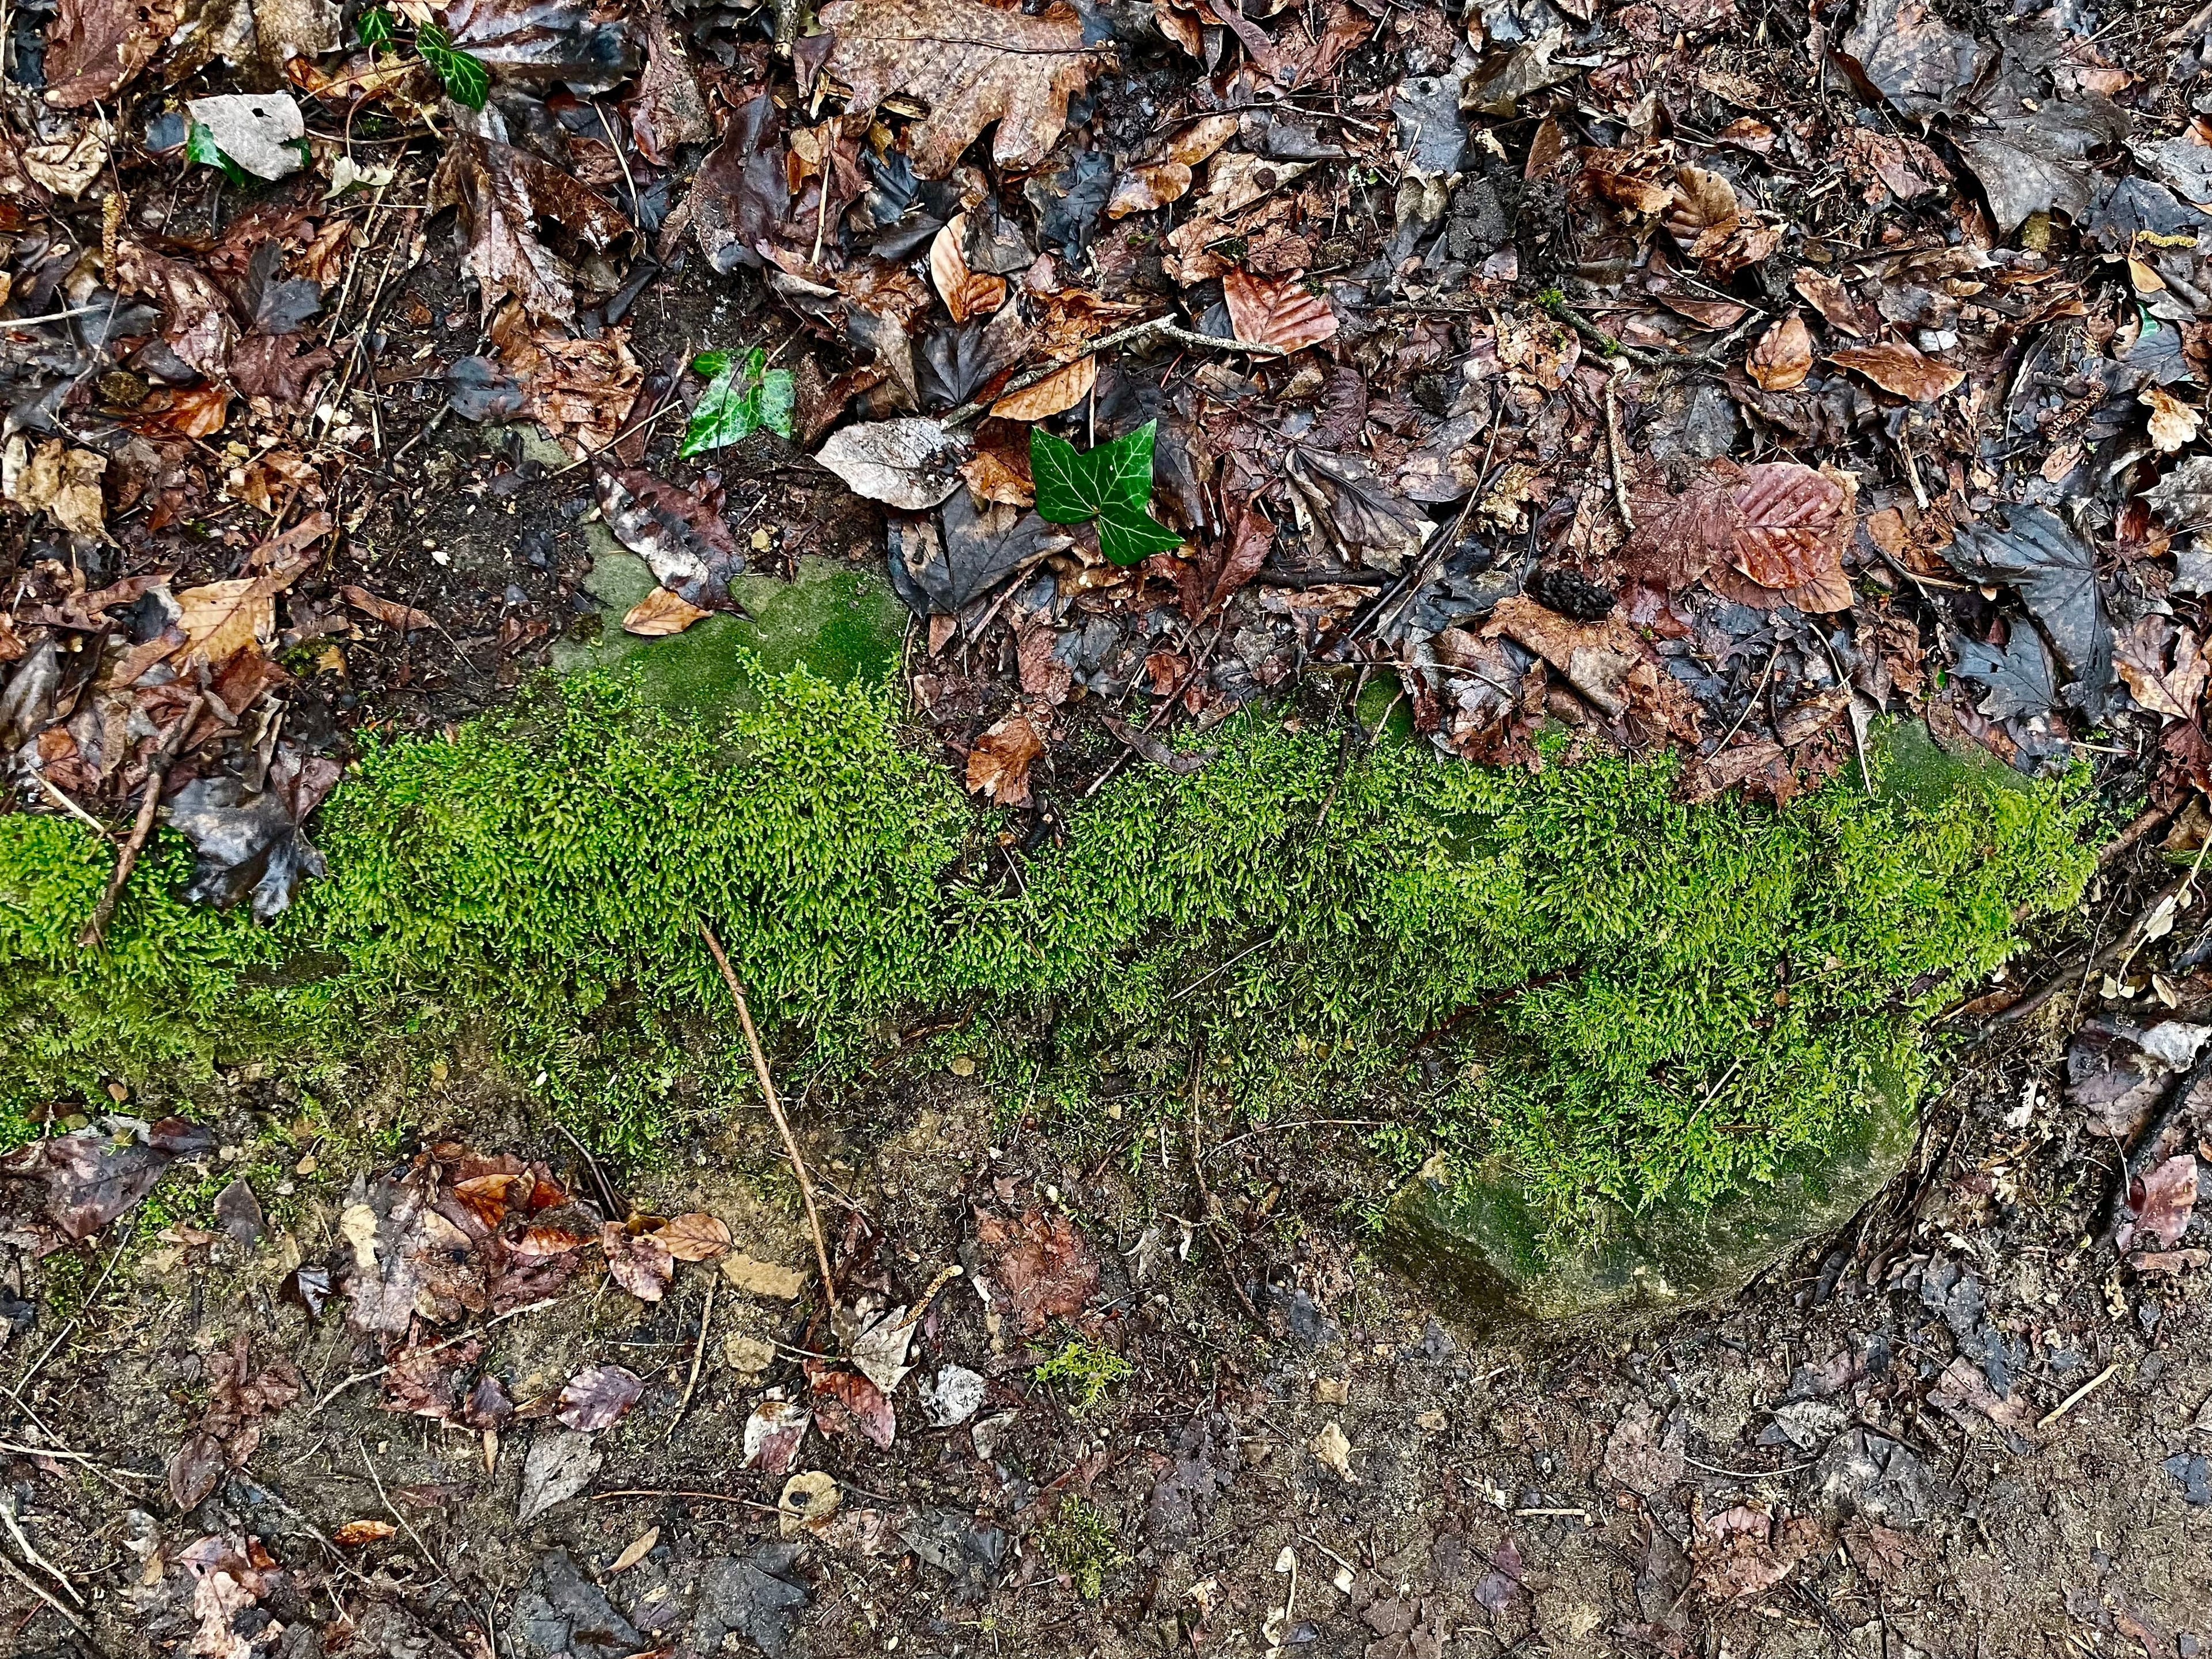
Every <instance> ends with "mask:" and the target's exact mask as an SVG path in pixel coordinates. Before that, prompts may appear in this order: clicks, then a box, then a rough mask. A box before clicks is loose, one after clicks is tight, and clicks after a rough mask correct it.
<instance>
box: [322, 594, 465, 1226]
mask: <svg viewBox="0 0 2212 1659" xmlns="http://www.w3.org/2000/svg"><path fill="white" fill-rule="evenodd" d="M338 592H340V593H341V594H342V595H343V596H344V599H345V602H346V603H347V604H348V605H351V606H352V607H353V608H354V609H355V610H356V611H362V612H364V613H366V614H367V615H368V616H371V617H375V618H376V619H377V621H379V622H380V623H383V624H384V625H385V626H386V628H389V629H393V630H395V631H396V632H398V633H401V634H404V633H406V632H408V631H409V630H410V629H416V628H435V626H437V623H436V621H435V618H434V617H432V616H431V615H430V613H429V612H428V611H417V610H416V609H415V607H414V606H412V605H401V604H400V603H398V601H397V600H395V599H379V598H378V597H377V596H376V595H375V594H374V593H372V592H369V591H368V589H367V588H365V587H359V586H355V585H354V584H353V583H351V582H349V583H347V584H346V585H345V586H343V587H341V588H340V589H338ZM487 1225H492V1226H497V1225H499V1224H498V1223H497V1222H496V1221H494V1222H491V1223H489V1224H487Z"/></svg>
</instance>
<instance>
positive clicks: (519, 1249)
mask: <svg viewBox="0 0 2212 1659" xmlns="http://www.w3.org/2000/svg"><path fill="white" fill-rule="evenodd" d="M591 1242H592V1241H591V1240H590V1239H589V1238H588V1237H586V1236H585V1235H584V1234H582V1233H572V1232H570V1231H568V1230H567V1229H566V1228H564V1227H545V1226H538V1227H532V1228H529V1229H527V1230H526V1231H525V1232H524V1233H523V1235H522V1237H520V1238H518V1239H516V1240H515V1241H514V1246H513V1249H514V1253H515V1254H516V1255H523V1256H549V1255H567V1254H568V1252H569V1251H570V1250H580V1249H583V1247H584V1246H585V1245H586V1244H588V1243H591Z"/></svg>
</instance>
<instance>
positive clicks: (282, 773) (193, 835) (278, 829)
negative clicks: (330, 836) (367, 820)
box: [168, 744, 338, 921]
mask: <svg viewBox="0 0 2212 1659" xmlns="http://www.w3.org/2000/svg"><path fill="white" fill-rule="evenodd" d="M337 781H338V766H337V762H335V761H332V760H330V759H328V758H326V757H322V756H319V755H318V756H310V755H308V754H307V753H306V751H304V750H301V749H300V748H298V747H297V746H295V745H292V744H286V745H284V746H283V747H281V748H280V749H279V750H277V754H276V760H275V761H274V762H273V763H271V764H270V768H269V771H268V775H267V776H266V778H265V779H264V784H263V787H261V788H259V789H254V788H252V787H248V786H247V784H246V782H245V781H243V780H241V779H239V778H235V777H233V776H231V775H229V774H228V773H222V772H219V773H216V774H213V775H208V776H203V777H197V778H195V779H193V780H192V781H191V782H190V783H188V784H186V785H185V787H183V788H182V789H179V791H178V792H177V793H176V794H175V795H174V796H173V797H172V798H171V799H170V802H169V812H168V818H169V825H170V827H171V828H172V829H175V830H176V831H177V832H178V833H179V835H181V836H184V837H185V840H187V841H189V842H191V844H192V852H193V854H194V862H193V868H192V879H191V884H190V885H188V886H187V887H186V888H185V898H186V899H187V900H188V901H190V902H192V903H195V904H212V905H215V906H216V907H217V908H225V909H227V908H229V907H230V906H232V905H234V904H236V903H238V902H240V900H242V899H244V898H246V896H248V895H251V896H252V901H253V914H254V916H255V917H256V919H257V920H259V921H270V920H272V919H273V918H275V917H276V916H278V915H282V914H283V912H284V911H285V909H287V908H289V906H290V904H291V902H292V898H293V896H294V895H295V893H296V892H298V890H299V889H300V885H301V883H302V882H304V881H306V880H307V878H309V877H311V876H320V875H322V874H323V873H324V864H323V855H322V854H320V853H319V852H317V851H316V850H315V848H314V844H313V842H310V841H309V840H308V839H307V831H306V829H305V828H304V826H305V824H306V823H307V815H308V814H309V813H311V812H313V811H314V810H315V808H316V807H317V806H319V805H321V803H322V800H323V798H324V797H325V795H327V794H329V793H330V792H331V790H332V789H333V788H335V787H337Z"/></svg>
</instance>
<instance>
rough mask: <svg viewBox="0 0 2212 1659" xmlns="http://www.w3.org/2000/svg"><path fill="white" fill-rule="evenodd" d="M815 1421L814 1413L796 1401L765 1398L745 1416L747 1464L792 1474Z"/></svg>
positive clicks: (770, 1470)
mask: <svg viewBox="0 0 2212 1659" xmlns="http://www.w3.org/2000/svg"><path fill="white" fill-rule="evenodd" d="M813 1423H814V1413H811V1412H810V1411H808V1410H807V1409H806V1408H805V1407H804V1406H801V1405H799V1404H798V1403H796V1402H795V1401H789V1400H763V1401H761V1402H760V1404H759V1405H757V1406H756V1407H753V1409H752V1414H751V1415H750V1417H748V1418H746V1419H745V1467H746V1468H749V1469H756V1468H757V1469H759V1470H760V1471H761V1472H762V1473H763V1474H769V1475H778V1474H789V1473H790V1470H791V1466H792V1465H793V1463H795V1462H798V1461H799V1445H800V1443H802V1442H803V1441H805V1438H806V1431H807V1430H808V1429H809V1428H811V1426H812V1425H813Z"/></svg>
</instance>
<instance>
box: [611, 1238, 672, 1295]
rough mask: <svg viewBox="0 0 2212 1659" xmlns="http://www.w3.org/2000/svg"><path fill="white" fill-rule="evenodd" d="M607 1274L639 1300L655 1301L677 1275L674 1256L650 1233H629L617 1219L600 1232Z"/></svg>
mask: <svg viewBox="0 0 2212 1659" xmlns="http://www.w3.org/2000/svg"><path fill="white" fill-rule="evenodd" d="M599 1247H600V1249H603V1250H605V1252H606V1258H607V1277H609V1278H610V1279H613V1280H614V1282H615V1283H616V1284H617V1285H621V1286H622V1287H623V1289H624V1290H626V1291H629V1293H630V1294H631V1295H632V1296H634V1297H636V1298H637V1299H638V1300H639V1301H641V1302H658V1301H659V1300H660V1298H661V1296H662V1295H663V1293H665V1291H667V1289H668V1287H669V1285H671V1284H672V1283H673V1282H674V1281H675V1278H676V1258H675V1257H674V1256H673V1255H671V1254H670V1253H669V1249H668V1247H667V1246H666V1245H665V1244H663V1243H661V1242H660V1241H659V1239H658V1238H656V1237H653V1235H652V1234H651V1233H631V1232H629V1231H628V1230H627V1229H625V1228H624V1227H623V1225H622V1223H620V1222H619V1221H610V1222H608V1223H607V1224H606V1225H605V1227H603V1228H602V1229H601V1230H600V1232H599Z"/></svg>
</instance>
